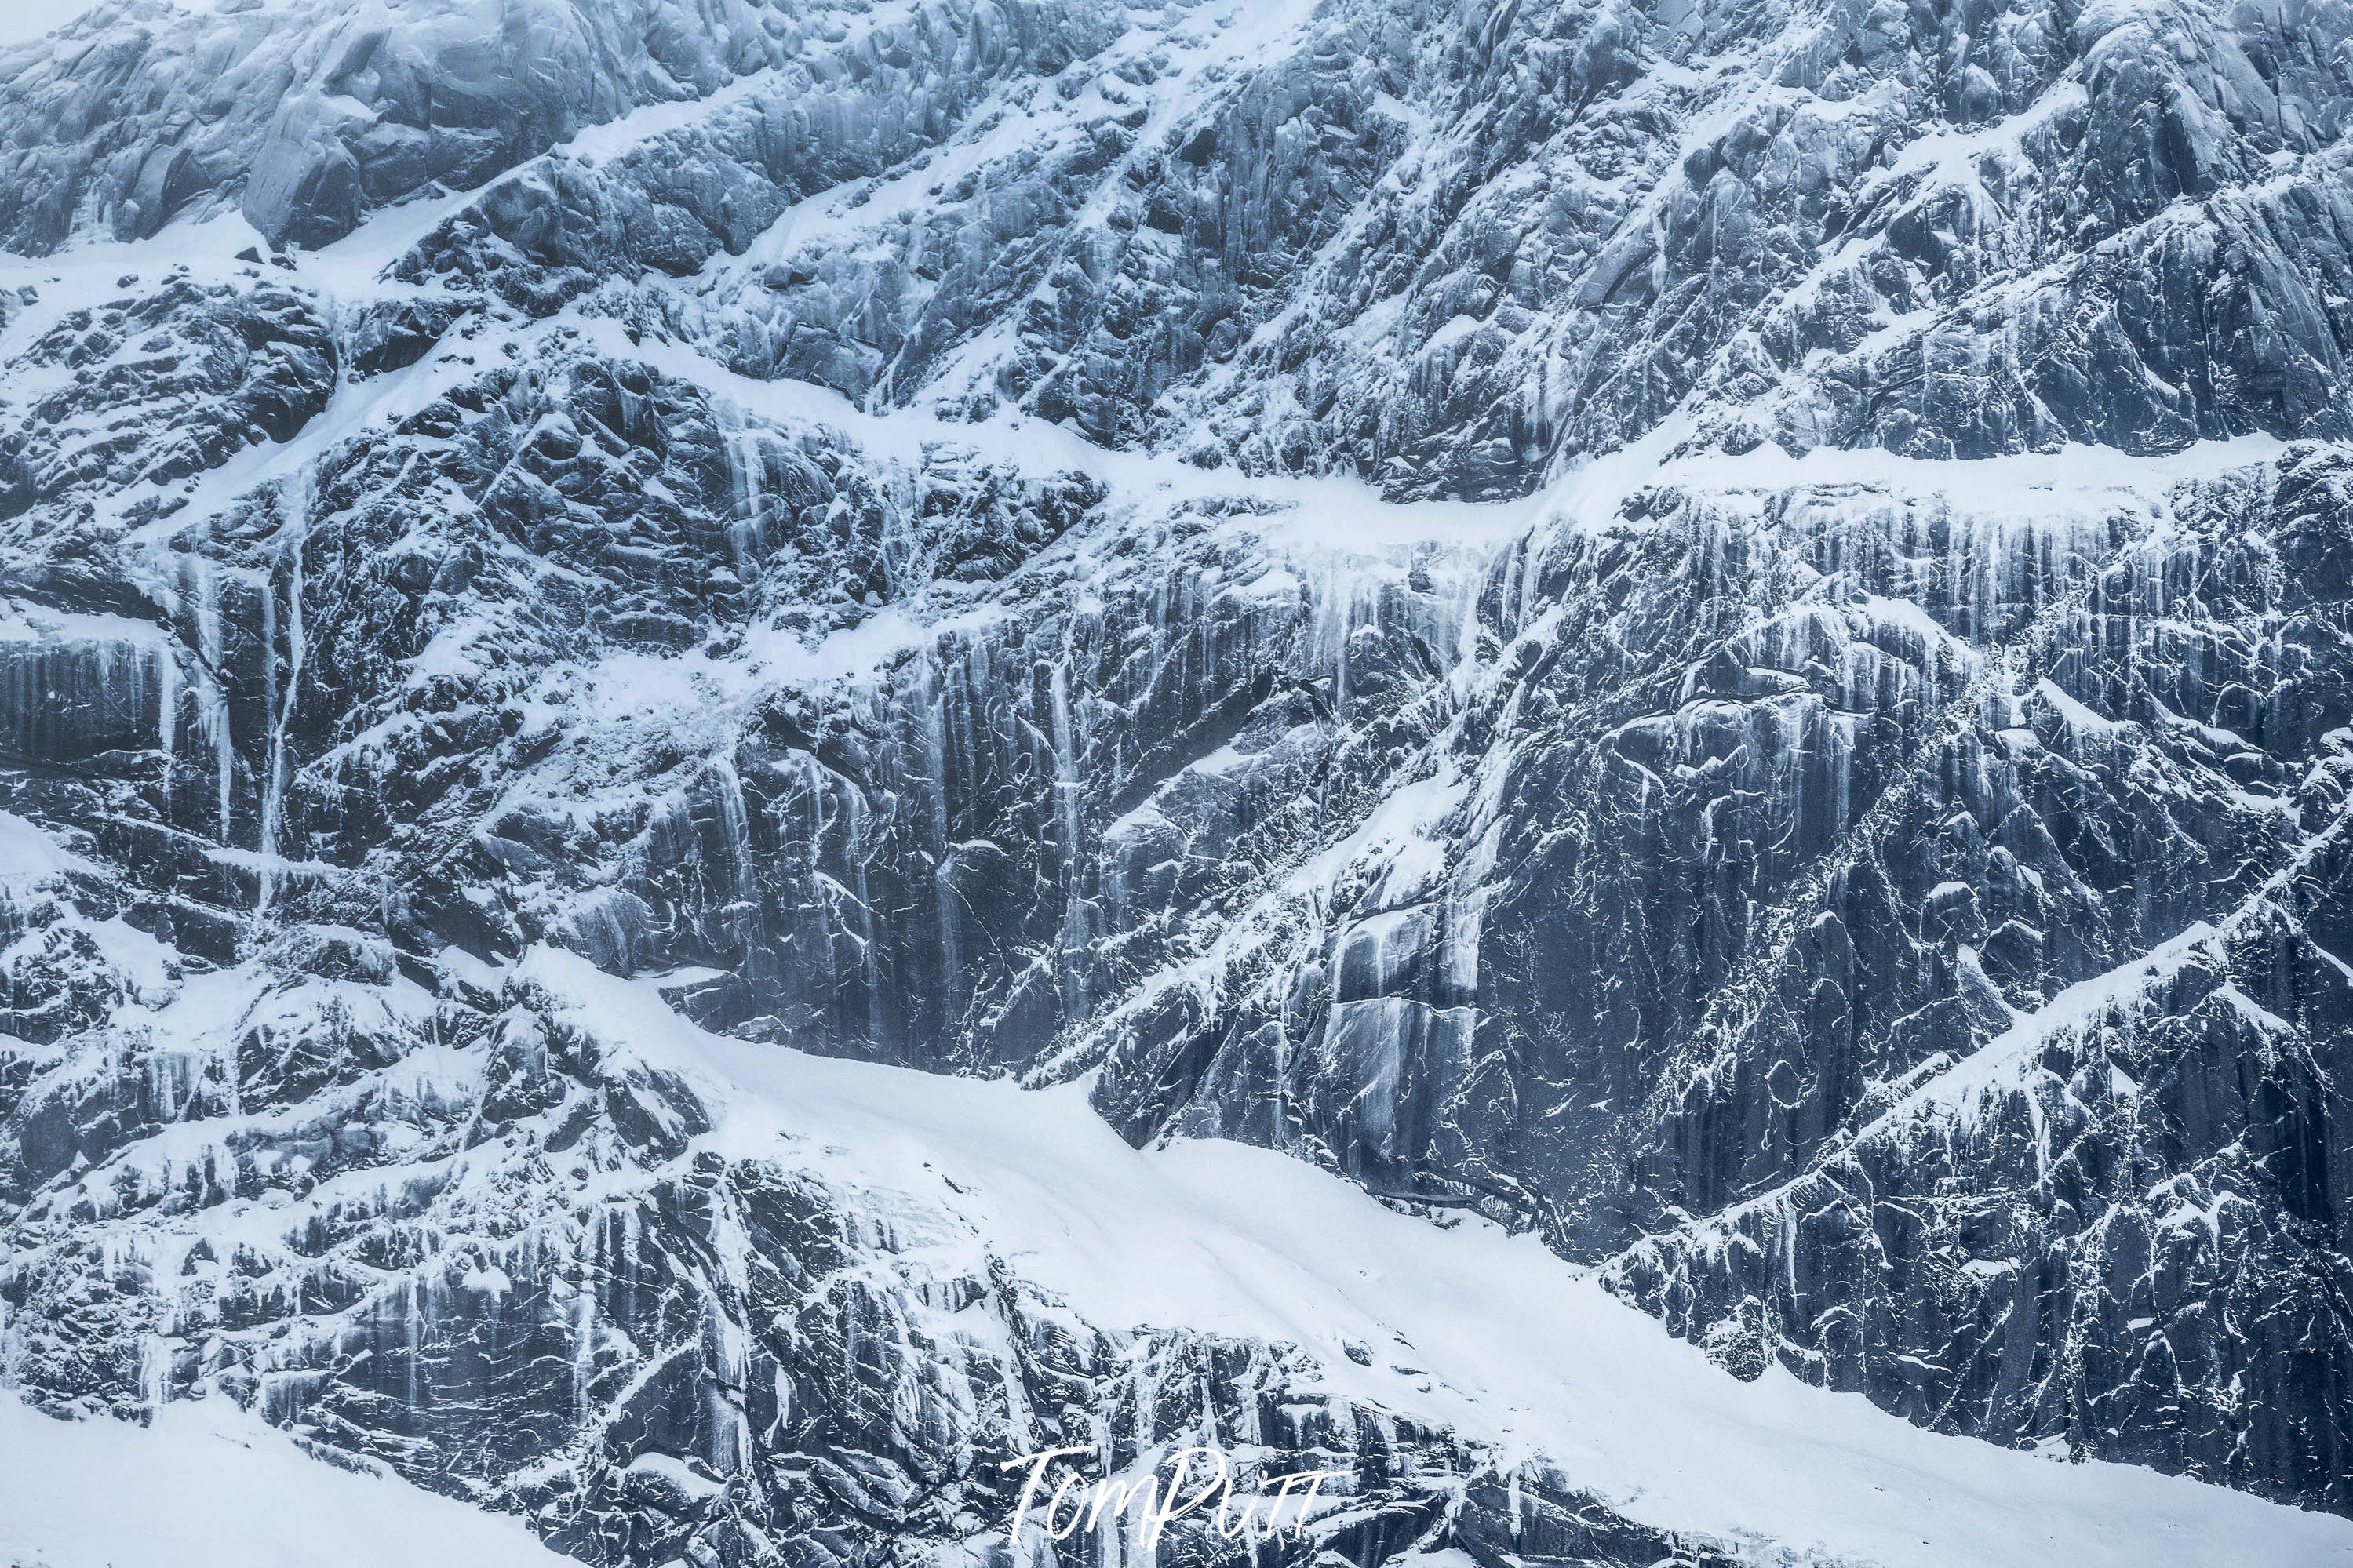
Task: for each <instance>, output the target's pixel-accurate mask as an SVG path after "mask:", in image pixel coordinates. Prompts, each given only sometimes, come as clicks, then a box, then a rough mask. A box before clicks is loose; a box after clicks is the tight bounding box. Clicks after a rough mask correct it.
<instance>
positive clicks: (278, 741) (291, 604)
mask: <svg viewBox="0 0 2353 1568" xmlns="http://www.w3.org/2000/svg"><path fill="white" fill-rule="evenodd" d="M310 518H311V507H310V500H309V498H308V497H307V496H305V497H304V498H303V499H302V500H301V502H300V503H299V504H298V509H297V512H296V516H295V521H294V538H293V540H292V542H290V544H289V545H288V547H287V591H286V605H287V609H286V685H285V689H284V690H283V691H282V692H281V691H280V690H278V689H277V684H276V683H277V665H276V663H275V662H274V661H272V663H271V664H270V667H269V668H270V680H271V690H270V693H269V698H270V706H271V708H272V709H273V710H274V711H275V714H276V719H275V721H274V722H273V723H272V724H271V726H270V735H269V788H268V789H267V790H265V791H264V792H263V794H262V799H261V853H262V856H263V862H262V868H261V908H263V909H265V910H266V909H268V908H269V900H271V898H272V897H273V896H275V894H276V893H277V890H278V880H279V876H278V857H279V853H280V850H279V845H278V838H279V833H280V825H281V824H282V823H283V822H284V820H285V810H286V727H287V725H288V723H289V722H290V721H291V720H292V719H293V716H294V702H295V699H296V698H297V697H298V696H299V695H300V694H301V689H302V660H303V657H304V655H305V654H306V653H307V652H308V651H309V642H308V638H307V637H306V635H305V633H304V630H303V626H302V589H303V584H302V549H303V546H304V545H305V544H307V543H308V542H310V533H311V522H310ZM276 602H277V601H276V599H275V597H274V596H265V598H264V599H263V606H264V613H265V615H266V616H270V618H271V619H274V618H275V617H274V615H273V614H272V613H271V610H272V606H274V605H275V604H276ZM275 640H276V637H275V632H274V628H272V627H265V631H264V642H265V645H267V644H269V643H274V642H275Z"/></svg>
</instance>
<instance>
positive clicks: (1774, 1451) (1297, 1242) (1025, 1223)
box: [519, 949, 2353, 1568]
mask: <svg viewBox="0 0 2353 1568" xmlns="http://www.w3.org/2000/svg"><path fill="white" fill-rule="evenodd" d="M519 974H520V976H521V977H522V978H525V979H527V980H530V981H533V982H536V983H537V984H542V985H543V986H545V987H546V988H547V989H548V991H549V992H550V993H551V994H552V995H553V996H554V997H556V998H560V999H561V1000H560V1001H558V1002H557V1004H556V1010H555V1016H557V1017H559V1018H563V1019H565V1020H566V1021H568V1022H570V1023H573V1024H574V1025H575V1026H579V1027H582V1028H584V1029H586V1030H589V1031H592V1032H595V1033H597V1034H599V1035H602V1036H604V1037H609V1038H614V1039H619V1040H626V1041H628V1049H629V1050H630V1051H631V1052H632V1053H633V1054H635V1055H637V1056H638V1057H639V1058H642V1059H643V1060H645V1061H646V1062H647V1063H648V1064H649V1065H658V1066H660V1067H666V1068H672V1069H674V1070H677V1071H679V1072H680V1073H681V1074H682V1075H687V1076H691V1077H694V1078H697V1079H706V1080H709V1081H711V1082H712V1083H713V1086H714V1087H713V1089H712V1092H711V1093H710V1094H709V1097H708V1098H709V1100H710V1102H711V1103H713V1104H715V1105H717V1106H720V1107H723V1110H722V1111H721V1114H720V1121H719V1124H718V1126H717V1127H716V1128H715V1129H713V1131H712V1133H711V1134H709V1139H710V1143H711V1146H712V1147H714V1148H717V1149H719V1150H721V1151H722V1152H724V1153H725V1154H727V1155H728V1156H729V1157H731V1158H769V1159H778V1158H780V1159H782V1160H783V1161H784V1162H785V1163H787V1164H791V1165H801V1164H804V1163H806V1165H807V1167H808V1168H810V1169H813V1170H816V1171H818V1172H820V1173H823V1176H824V1178H825V1180H827V1181H828V1183H829V1184H841V1185H844V1186H848V1187H852V1188H867V1189H874V1188H879V1189H882V1190H885V1191H890V1192H892V1193H898V1194H906V1195H907V1196H908V1197H909V1198H910V1199H912V1200H913V1201H915V1202H918V1203H921V1204H923V1205H925V1206H927V1207H930V1206H934V1205H935V1206H936V1210H937V1212H938V1213H939V1214H940V1215H943V1216H947V1217H948V1218H949V1223H950V1225H951V1226H953V1231H954V1232H961V1233H962V1238H963V1244H964V1245H965V1246H966V1247H971V1248H974V1249H976V1251H977V1250H979V1249H986V1250H987V1251H988V1252H990V1253H992V1254H994V1255H996V1256H997V1257H999V1258H1002V1259H1003V1260H1004V1261H1005V1262H1006V1263H1007V1264H1008V1265H1009V1266H1010V1267H1011V1268H1014V1269H1016V1270H1018V1271H1019V1273H1021V1274H1022V1275H1023V1276H1024V1277H1025V1278H1027V1279H1031V1280H1034V1281H1035V1282H1037V1283H1038V1284H1039V1285H1041V1286H1043V1287H1045V1288H1046V1289H1049V1290H1051V1291H1052V1292H1054V1294H1055V1295H1057V1296H1058V1297H1060V1299H1061V1300H1062V1301H1063V1302H1064V1303H1066V1304H1067V1305H1068V1306H1069V1307H1070V1308H1071V1310H1074V1311H1076V1312H1077V1313H1079V1314H1080V1315H1081V1316H1082V1317H1083V1318H1085V1319H1086V1320H1087V1321H1091V1322H1094V1323H1098V1324H1103V1325H1106V1326H1114V1327H1118V1328H1122V1329H1125V1328H1131V1327H1135V1328H1159V1329H1172V1328H1179V1327H1182V1328H1188V1329H1192V1330H1195V1331H1202V1332H1208V1333H1214V1334H1219V1335H1222V1336H1229V1337H1231V1338H1234V1339H1240V1340H1259V1341H1266V1342H1281V1343H1289V1344H1293V1345H1296V1346H1298V1347H1300V1348H1301V1349H1303V1350H1304V1351H1306V1352H1308V1353H1309V1354H1310V1355H1312V1356H1313V1357H1314V1360H1315V1362H1316V1363H1317V1365H1318V1368H1319V1373H1318V1374H1317V1376H1316V1378H1315V1379H1314V1386H1316V1387H1320V1388H1323V1389H1325V1390H1328V1391H1330V1392H1333V1393H1335V1394H1342V1395H1344V1396H1345V1397H1347V1398H1349V1399H1352V1400H1356V1401H1359V1402H1361V1403H1363V1404H1365V1405H1369V1406H1374V1407H1377V1408H1380V1409H1385V1410H1389V1411H1394V1412H1397V1413H1398V1414H1400V1415H1407V1416H1409V1417H1411V1418H1412V1419H1413V1420H1415V1421H1418V1422H1420V1423H1422V1424H1424V1425H1426V1426H1430V1427H1444V1428H1449V1429H1451V1430H1453V1431H1455V1432H1458V1433H1460V1434H1461V1435H1462V1436H1464V1437H1466V1438H1469V1439H1471V1440H1472V1441H1474V1442H1478V1443H1480V1444H1482V1445H1484V1446H1488V1447H1491V1448H1492V1451H1493V1455H1494V1457H1495V1458H1496V1460H1497V1462H1498V1463H1500V1464H1501V1465H1503V1466H1505V1467H1507V1468H1508V1467H1513V1466H1516V1465H1519V1464H1527V1465H1530V1466H1532V1467H1535V1468H1538V1469H1541V1468H1546V1467H1556V1468H1557V1469H1558V1471H1559V1472H1560V1473H1561V1474H1562V1475H1564V1476H1566V1477H1568V1478H1572V1479H1573V1480H1574V1482H1575V1483H1576V1484H1577V1485H1578V1486H1580V1487H1582V1488H1584V1489H1588V1490H1590V1491H1591V1492H1592V1493H1593V1494H1594V1496H1595V1497H1596V1498H1598V1499H1599V1500H1600V1501H1601V1502H1603V1503H1604V1504H1606V1505H1607V1506H1609V1507H1610V1508H1612V1509H1614V1510H1619V1511H1620V1512H1622V1513H1623V1514H1624V1515H1625V1516H1626V1517H1627V1518H1629V1519H1630V1520H1634V1521H1639V1522H1641V1523H1642V1524H1646V1525H1650V1526H1652V1527H1654V1528H1656V1529H1658V1530H1661V1531H1667V1532H1672V1533H1673V1534H1675V1535H1679V1536H1691V1537H1698V1538H1702V1539H1712V1540H1714V1541H1716V1542H1725V1543H1727V1544H1728V1545H1730V1544H1731V1543H1744V1542H1757V1543H1760V1544H1763V1543H1769V1547H1770V1549H1772V1550H1778V1551H1782V1552H1792V1553H1796V1554H1799V1555H1800V1556H1803V1555H1806V1554H1809V1553H1814V1554H1818V1555H1819V1556H1820V1559H1821V1560H1823V1561H1831V1562H1848V1561H1852V1562H1862V1563H1885V1564H1889V1565H1891V1568H1893V1565H1895V1564H1907V1563H1916V1564H1920V1565H1922V1568H1963V1565H1965V1564H2008V1563H2035V1562H2042V1563H2076V1564H2082V1565H2084V1568H2104V1565H2108V1564H2114V1565H2115V1568H2134V1565H2139V1568H2156V1565H2158V1564H2166V1563H2179V1564H2182V1565H2184V1568H2192V1565H2198V1564H2208V1563H2221V1562H2228V1561H2231V1560H2232V1558H2233V1557H2234V1555H2235V1554H2236V1553H2237V1552H2239V1551H2240V1550H2241V1549H2242V1546H2243V1545H2244V1543H2245V1542H2247V1541H2249V1540H2251V1539H2257V1538H2260V1539H2261V1540H2263V1542H2264V1543H2265V1544H2264V1549H2263V1550H2264V1552H2265V1556H2266V1560H2267V1561H2272V1562H2276V1563H2283V1564H2286V1563H2337V1562H2353V1523H2348V1521H2344V1520H2341V1519H2337V1518H2333V1517H2330V1516H2328V1515H2325V1514H2317V1513H2306V1512H2300V1511H2297V1510H2292V1509H2285V1508H2281V1507H2279V1506H2277V1505H2274V1504H2266V1503H2263V1502H2258V1501H2256V1500H2253V1499H2251V1498H2247V1497H2243V1496H2241V1495H2238V1494H2234V1493H2232V1492H2230V1491H2227V1490H2224V1489H2220V1488H2215V1487H2210V1486H2201V1485H2199V1484H2197V1483H2194V1482H2190V1481H2186V1480H2181V1479H2172V1478H2167V1477H2160V1476H2158V1475H2155V1474H2153V1473H2151V1472H2149V1471H2147V1470H2144V1469H2139V1468H2135V1467H2131V1466H2124V1465H2110V1464H2102V1463H2098V1462H2094V1463H2091V1464H2089V1465H2083V1466H2071V1465H2067V1464H2065V1463H2063V1462H2054V1459H2056V1458H2059V1457H2057V1456H2040V1455H2031V1454H2026V1453H2021V1452H2017V1451H2012V1450H2005V1449H2000V1448H1996V1447H1991V1446H1989V1445H1987V1444H1983V1443H1978V1442H1974V1441H1971V1440H1968V1439H1966V1438H1959V1437H1949V1436H1934V1435H1931V1434H1929V1433H1926V1432H1922V1431H1919V1430H1917V1429H1916V1428H1914V1427H1911V1426H1906V1425H1905V1424H1904V1423H1903V1422H1901V1421H1898V1420H1896V1419H1895V1418H1894V1417H1892V1416H1889V1415H1884V1414H1883V1413H1881V1412H1879V1411H1877V1410H1875V1409H1873V1407H1872V1406H1871V1405H1870V1404H1869V1403H1868V1402H1867V1401H1865V1400H1863V1399H1861V1398H1859V1397H1856V1396H1853V1395H1842V1394H1829V1393H1826V1392H1824V1391H1822V1390H1820V1389H1815V1388H1809V1387H1807V1386H1805V1385H1804V1384H1800V1383H1799V1382H1798V1380H1797V1379H1795V1378H1793V1377H1790V1376H1788V1374H1787V1373H1781V1372H1780V1371H1778V1369H1776V1370H1775V1371H1773V1372H1772V1373H1768V1374H1767V1376H1765V1377H1762V1378H1759V1379H1758V1380H1757V1381H1755V1382H1753V1383H1741V1382H1737V1381H1736V1380H1734V1379H1731V1378H1727V1377H1725V1376H1724V1375H1723V1373H1721V1372H1720V1371H1718V1370H1717V1369H1716V1368H1715V1366H1713V1365H1712V1364H1711V1363H1709V1362H1708V1361H1707V1360H1706V1358H1705V1357H1704V1356H1702V1355H1701V1354H1700V1353H1699V1352H1697V1351H1696V1350H1694V1349H1693V1348H1691V1347H1689V1346H1687V1345H1685V1344H1683V1343H1682V1342H1678V1341H1676V1340H1673V1339H1672V1338H1670V1337H1669V1336H1668V1335H1667V1334H1666V1333H1665V1331H1663V1330H1662V1329H1661V1328H1660V1327H1659V1326H1658V1325H1657V1324H1656V1323H1654V1322H1652V1321H1651V1320H1649V1319H1647V1318H1644V1317H1642V1316H1641V1315H1640V1314H1639V1313H1637V1312H1635V1311H1633V1310H1630V1309H1629V1308H1628V1307H1626V1306H1625V1305H1624V1304H1622V1303H1621V1302H1620V1301H1618V1300H1616V1299H1614V1298H1613V1297H1611V1296H1610V1295H1609V1293H1608V1292H1607V1291H1605V1290H1604V1289H1601V1287H1600V1284H1599V1281H1597V1280H1596V1279H1594V1278H1593V1277H1592V1275H1591V1274H1589V1273H1588V1272H1587V1271H1584V1270H1580V1269H1577V1268H1573V1267H1572V1266H1570V1265H1568V1264H1567V1263H1564V1262H1563V1261H1562V1260H1561V1259H1559V1258H1556V1257H1555V1256H1554V1255H1552V1254H1551V1253H1549V1252H1547V1251H1546V1249H1545V1247H1543V1245H1542V1244H1541V1243H1540V1242H1539V1241H1538V1240H1537V1239H1536V1238H1535V1237H1532V1236H1525V1235H1523V1236H1518V1237H1511V1236H1507V1235H1505V1234H1504V1232H1502V1231H1501V1230H1499V1229H1498V1228H1496V1227H1495V1226H1492V1225H1490V1224H1488V1223H1486V1222H1485V1221H1482V1220H1480V1219H1477V1218H1475V1217H1472V1218H1463V1219H1461V1220H1459V1221H1458V1222H1457V1223H1455V1224H1453V1225H1451V1226H1448V1227H1446V1228H1442V1229H1441V1228H1440V1227H1439V1226H1432V1225H1430V1224H1428V1223H1427V1222H1425V1221H1422V1220H1419V1219H1415V1218H1411V1217H1409V1216H1407V1215H1400V1214H1397V1213H1395V1212H1393V1211H1391V1210H1389V1209H1388V1208H1385V1207H1383V1206H1382V1205H1380V1204H1378V1203H1377V1202H1375V1201H1374V1200H1373V1199H1371V1198H1370V1197H1368V1196H1366V1194H1364V1193H1363V1192H1362V1191H1361V1190H1359V1189H1357V1188H1356V1187H1355V1186H1353V1185H1351V1184H1347V1183H1345V1182H1344V1181H1341V1180H1339V1179H1337V1178H1335V1177H1334V1176H1331V1175H1328V1174H1324V1173H1320V1172H1317V1171H1315V1170H1314V1169H1313V1168H1311V1167H1310V1166H1308V1165H1307V1164H1305V1163H1303V1162H1301V1161H1297V1160H1293V1159H1289V1158H1286V1157H1284V1156H1282V1155H1279V1154H1274V1153H1271V1152H1266V1151H1262V1150H1256V1149H1250V1148H1248V1147H1245V1146H1243V1145H1240V1144H1235V1143H1230V1142H1222V1141H1206V1142H1178V1143H1175V1144H1171V1145H1169V1146H1167V1147H1165V1148H1159V1149H1151V1150H1136V1149H1134V1148H1131V1147H1130V1146H1128V1145H1127V1144H1126V1143H1124V1142H1122V1141H1121V1140H1119V1139H1118V1138H1117V1137H1115V1136H1113V1134H1112V1132H1111V1131H1110V1129H1109V1128H1107V1127H1105V1126H1104V1125H1103V1121H1102V1119H1101V1118H1099V1117H1097V1116H1096V1115H1095V1114H1094V1113H1093V1111H1092V1109H1091V1108H1090V1107H1089V1105H1088V1104H1087V1101H1086V1097H1085V1095H1084V1094H1083V1092H1082V1091H1081V1090H1080V1089H1078V1088H1077V1087H1076V1086H1071V1087H1068V1088H1064V1089H1050V1090H1045V1091H1042V1092H1040V1091H1029V1092H1025V1091H1023V1090H1020V1089H1016V1088H1015V1087H1014V1086H1012V1085H1011V1084H1008V1083H1004V1082H1001V1081H1000V1082H978V1081H975V1080H972V1079H955V1078H944V1077H940V1076H936V1075H933V1074H923V1073H913V1072H908V1071H904V1070H902V1069H896V1068H886V1067H879V1066H872V1065H869V1064H866V1063H860V1062H851V1061H843V1060H837V1059H828V1058H817V1057H810V1056H807V1055H804V1054H802V1053H800V1052H797V1051H792V1050H780V1049H776V1048H772V1047H758V1046H751V1045H747V1044H745V1043H744V1042H743V1041H740V1040H733V1039H729V1038H726V1037H721V1036H715V1035H711V1034H708V1033H706V1032H703V1031H702V1030H699V1029H696V1028H694V1027H693V1026H691V1024H688V1023H687V1022H686V1021H685V1020H684V1019H681V1018H680V1017H678V1016H676V1015H675V1014H673V1013H672V1012H670V1009H669V1008H668V1007H667V1005H665V1004H663V1003H662V1001H661V1000H660V998H659V993H657V992H656V991H654V990H653V989H652V988H651V987H649V986H647V985H645V984H642V983H639V984H634V985H633V984H628V983H625V982H619V981H616V980H614V979H612V978H611V977H609V976H607V975H605V974H603V973H599V972H598V971H596V970H595V969H594V968H592V967H591V966H589V965H587V964H586V963H584V962H582V961H581V960H579V959H577V958H575V957H571V956H569V955H562V954H557V953H554V952H549V951H547V950H544V949H542V950H536V951H534V952H533V953H532V954H530V955H529V956H528V957H526V958H525V959H524V960H523V962H522V964H521V965H520V966H519ZM722 1085H723V1086H724V1087H723V1088H722V1087H718V1086H722ZM952 1233H953V1232H952ZM1352 1346H1353V1347H1355V1348H1356V1351H1357V1352H1358V1355H1362V1356H1363V1358H1364V1361H1365V1362H1366V1363H1367V1364H1359V1362H1358V1359H1357V1356H1352V1355H1351V1354H1350V1353H1349V1352H1350V1348H1351V1347H1352ZM1366 1351H1369V1352H1371V1353H1370V1354H1369V1355H1365V1354H1364V1352H1366ZM1735 1549H1736V1548H1735Z"/></svg>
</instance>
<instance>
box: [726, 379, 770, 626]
mask: <svg viewBox="0 0 2353 1568" xmlns="http://www.w3.org/2000/svg"><path fill="white" fill-rule="evenodd" d="M732 421H733V424H734V426H735V428H734V429H733V430H732V431H731V432H730V433H729V435H728V437H727V447H728V451H729V453H730V455H731V456H732V457H733V459H734V461H733V468H734V469H735V472H734V475H733V479H734V481H735V516H734V517H733V520H731V521H729V523H728V525H727V543H728V548H729V549H730V551H731V552H733V555H734V557H735V572H736V574H737V575H738V576H740V577H741V578H742V579H743V580H744V583H745V584H752V583H754V582H757V581H758V580H759V576H760V558H761V557H762V556H763V555H764V554H765V553H766V551H767V531H766V529H767V525H766V520H765V517H764V516H763V514H762V507H763V505H764V503H765V499H766V496H765V486H766V482H767V464H768V454H767V447H766V444H765V433H764V432H762V431H759V430H757V429H753V428H749V427H746V426H744V425H743V423H742V421H743V416H742V415H741V414H740V413H737V414H734V415H733V416H732Z"/></svg>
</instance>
